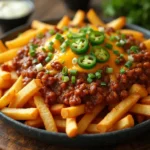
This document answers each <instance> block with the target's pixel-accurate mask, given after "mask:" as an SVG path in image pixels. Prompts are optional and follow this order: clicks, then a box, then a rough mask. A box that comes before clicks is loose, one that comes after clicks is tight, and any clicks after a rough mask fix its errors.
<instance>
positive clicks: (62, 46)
mask: <svg viewBox="0 0 150 150" xmlns="http://www.w3.org/2000/svg"><path fill="white" fill-rule="evenodd" d="M68 45H69V41H68V40H66V41H64V42H63V43H62V44H61V46H60V49H61V52H65V51H66V49H67V46H68Z"/></svg>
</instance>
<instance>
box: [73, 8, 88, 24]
mask: <svg viewBox="0 0 150 150" xmlns="http://www.w3.org/2000/svg"><path fill="white" fill-rule="evenodd" d="M84 18H85V12H84V11H82V10H78V11H77V12H76V14H75V16H74V18H73V20H72V21H71V24H72V25H74V26H77V25H80V24H81V23H82V22H83V21H84Z"/></svg>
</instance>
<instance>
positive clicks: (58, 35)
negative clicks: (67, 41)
mask: <svg viewBox="0 0 150 150" xmlns="http://www.w3.org/2000/svg"><path fill="white" fill-rule="evenodd" d="M55 39H56V40H58V41H60V42H61V43H62V42H63V41H64V38H63V37H62V35H61V34H59V33H57V34H56V36H55Z"/></svg>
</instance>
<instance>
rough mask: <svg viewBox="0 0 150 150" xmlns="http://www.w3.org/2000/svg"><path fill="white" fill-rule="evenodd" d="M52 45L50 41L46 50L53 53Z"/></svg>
mask: <svg viewBox="0 0 150 150" xmlns="http://www.w3.org/2000/svg"><path fill="white" fill-rule="evenodd" d="M53 45H54V43H53V42H52V41H51V42H49V45H48V50H49V51H51V52H53V51H54V47H53Z"/></svg>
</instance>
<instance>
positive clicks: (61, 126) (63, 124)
mask: <svg viewBox="0 0 150 150" xmlns="http://www.w3.org/2000/svg"><path fill="white" fill-rule="evenodd" d="M54 120H55V123H56V127H57V129H58V131H61V132H65V129H66V120H65V119H57V118H54Z"/></svg>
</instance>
